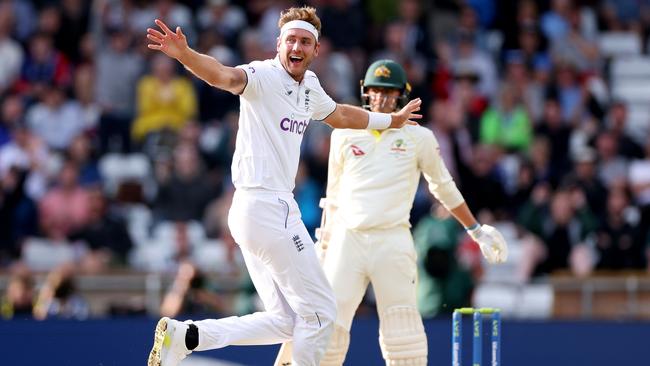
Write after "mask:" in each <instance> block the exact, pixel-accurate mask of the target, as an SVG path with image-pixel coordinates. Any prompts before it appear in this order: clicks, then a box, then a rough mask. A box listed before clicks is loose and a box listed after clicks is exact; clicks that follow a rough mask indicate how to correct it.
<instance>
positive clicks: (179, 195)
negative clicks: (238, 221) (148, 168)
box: [154, 145, 217, 222]
mask: <svg viewBox="0 0 650 366" xmlns="http://www.w3.org/2000/svg"><path fill="white" fill-rule="evenodd" d="M160 173H163V174H160ZM157 179H158V184H159V189H158V196H157V197H156V201H155V203H154V213H155V216H156V217H157V218H158V219H159V220H163V221H183V222H186V221H201V219H202V218H203V215H204V211H205V208H206V206H207V205H208V203H209V202H210V201H211V200H212V199H213V198H214V197H215V196H216V193H217V192H215V190H214V186H215V185H214V183H213V182H210V181H209V180H208V179H206V176H205V172H204V171H203V167H202V164H201V160H200V157H199V155H198V152H197V150H196V147H195V146H192V145H180V146H178V147H177V148H176V150H175V151H174V155H173V164H172V171H171V174H165V173H164V172H158V177H157Z"/></svg>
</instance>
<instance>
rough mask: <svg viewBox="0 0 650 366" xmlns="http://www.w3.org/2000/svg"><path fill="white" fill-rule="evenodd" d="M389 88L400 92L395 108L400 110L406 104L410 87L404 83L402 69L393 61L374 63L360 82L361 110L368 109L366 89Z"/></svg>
mask: <svg viewBox="0 0 650 366" xmlns="http://www.w3.org/2000/svg"><path fill="white" fill-rule="evenodd" d="M370 87H376V88H391V89H397V90H399V91H400V95H399V97H398V98H397V105H396V108H397V109H400V108H402V107H404V106H405V105H406V103H407V102H408V95H409V93H410V92H411V85H410V84H409V83H408V82H407V81H406V72H405V71H404V68H403V67H402V66H401V65H400V64H398V63H397V62H395V61H393V60H379V61H375V62H373V63H372V65H370V67H368V70H367V71H366V76H365V77H364V78H363V80H361V104H362V106H363V108H365V109H368V110H369V109H370V98H369V96H368V88H370Z"/></svg>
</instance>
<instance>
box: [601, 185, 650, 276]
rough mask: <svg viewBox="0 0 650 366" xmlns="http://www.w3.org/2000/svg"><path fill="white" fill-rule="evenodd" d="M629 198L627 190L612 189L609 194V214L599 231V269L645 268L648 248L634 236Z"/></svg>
mask: <svg viewBox="0 0 650 366" xmlns="http://www.w3.org/2000/svg"><path fill="white" fill-rule="evenodd" d="M628 205H629V198H628V195H627V193H626V192H625V190H623V189H612V190H611V191H610V192H609V194H608V197H607V215H606V216H605V217H604V218H602V222H601V224H600V227H599V229H598V231H597V233H596V235H597V236H596V249H597V251H598V254H599V258H598V262H597V264H596V268H597V269H613V270H621V269H643V268H645V256H644V252H645V250H644V249H645V248H644V245H642V243H639V242H638V241H637V240H635V230H634V228H633V226H632V225H631V224H630V222H628V220H627V219H626V215H625V210H626V209H627V208H628Z"/></svg>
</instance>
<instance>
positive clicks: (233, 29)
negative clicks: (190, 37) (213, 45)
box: [197, 0, 247, 47]
mask: <svg viewBox="0 0 650 366" xmlns="http://www.w3.org/2000/svg"><path fill="white" fill-rule="evenodd" d="M197 21H198V24H199V27H200V28H201V30H209V31H216V32H217V33H218V34H219V35H220V36H221V37H223V38H224V39H225V40H226V43H227V44H228V45H229V46H231V47H232V46H235V45H236V41H237V38H238V36H239V34H240V32H241V31H242V30H243V29H244V28H245V27H246V25H247V24H246V14H245V13H244V11H243V10H242V9H241V8H240V7H239V6H238V5H236V4H231V2H230V0H208V1H206V2H205V5H204V6H203V7H202V8H201V9H200V10H199V12H198V14H197Z"/></svg>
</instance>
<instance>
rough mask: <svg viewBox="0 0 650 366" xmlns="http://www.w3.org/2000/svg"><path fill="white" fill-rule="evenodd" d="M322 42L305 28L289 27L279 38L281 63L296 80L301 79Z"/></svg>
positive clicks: (316, 54)
mask: <svg viewBox="0 0 650 366" xmlns="http://www.w3.org/2000/svg"><path fill="white" fill-rule="evenodd" d="M319 46H320V44H319V43H318V42H316V39H315V38H314V36H313V35H312V34H311V33H310V32H308V31H306V30H304V29H289V30H287V31H286V32H284V34H282V35H281V37H280V38H278V44H277V50H278V55H279V56H280V63H281V64H282V66H283V67H284V69H285V70H287V72H288V73H289V75H291V77H292V78H294V79H295V80H296V81H301V80H302V78H303V76H304V75H305V71H307V68H308V67H309V65H310V64H311V62H312V61H313V60H314V57H316V56H318V48H319Z"/></svg>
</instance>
